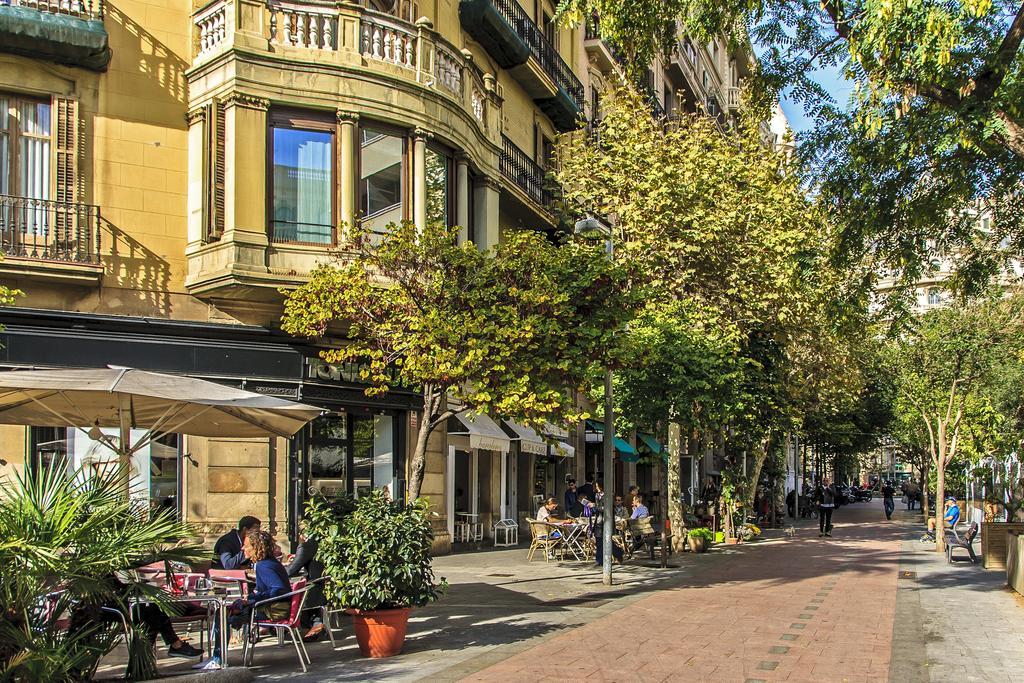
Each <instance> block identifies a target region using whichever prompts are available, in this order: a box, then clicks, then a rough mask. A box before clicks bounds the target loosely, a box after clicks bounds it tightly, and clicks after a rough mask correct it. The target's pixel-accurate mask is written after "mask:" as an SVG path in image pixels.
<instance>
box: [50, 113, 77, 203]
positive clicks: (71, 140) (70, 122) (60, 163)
mask: <svg viewBox="0 0 1024 683" xmlns="http://www.w3.org/2000/svg"><path fill="white" fill-rule="evenodd" d="M53 109H54V114H55V116H54V120H55V124H54V125H55V128H56V130H55V135H54V148H55V149H56V153H57V160H56V161H57V163H56V166H55V168H56V177H55V181H56V188H55V189H56V192H55V194H54V198H55V199H56V200H57V201H58V202H76V201H78V196H79V193H78V183H79V177H78V157H79V135H78V102H77V101H76V100H72V99H68V98H66V97H54V98H53Z"/></svg>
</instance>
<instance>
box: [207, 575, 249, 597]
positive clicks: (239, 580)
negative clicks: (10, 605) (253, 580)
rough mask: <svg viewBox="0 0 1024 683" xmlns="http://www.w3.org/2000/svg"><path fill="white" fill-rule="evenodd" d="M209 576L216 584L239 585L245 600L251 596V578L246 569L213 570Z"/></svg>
mask: <svg viewBox="0 0 1024 683" xmlns="http://www.w3.org/2000/svg"><path fill="white" fill-rule="evenodd" d="M209 576H210V580H211V581H213V582H214V583H221V584H224V583H226V584H231V585H237V586H238V592H239V593H240V594H241V596H242V597H243V598H244V597H245V596H246V595H248V594H249V577H248V576H246V575H245V570H244V569H211V570H210V572H209Z"/></svg>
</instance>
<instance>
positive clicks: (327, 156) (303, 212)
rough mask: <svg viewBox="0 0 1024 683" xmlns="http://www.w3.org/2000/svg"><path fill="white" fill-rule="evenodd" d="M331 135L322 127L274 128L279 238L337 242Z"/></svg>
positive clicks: (274, 231) (275, 215)
mask: <svg viewBox="0 0 1024 683" xmlns="http://www.w3.org/2000/svg"><path fill="white" fill-rule="evenodd" d="M331 138H332V136H331V134H330V133H327V132H322V131H311V130H296V129H293V128H274V131H273V144H274V169H273V171H274V178H273V183H274V185H273V192H274V199H273V204H274V207H273V222H272V223H273V224H272V234H273V238H274V239H275V240H279V241H286V242H306V243H310V244H331V243H332V242H333V238H334V226H333V223H334V221H333V210H332V207H333V202H332V194H333V188H334V179H333V168H332V164H331V149H332V147H333V145H332V139H331Z"/></svg>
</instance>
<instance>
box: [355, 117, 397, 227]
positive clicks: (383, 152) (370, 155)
mask: <svg viewBox="0 0 1024 683" xmlns="http://www.w3.org/2000/svg"><path fill="white" fill-rule="evenodd" d="M359 142H360V145H359V210H360V215H361V219H362V224H363V227H364V228H366V230H367V231H369V232H371V233H376V234H379V235H381V234H384V233H385V232H386V231H387V226H388V225H389V224H390V223H399V222H401V221H402V220H403V219H405V218H406V217H407V212H406V208H405V204H406V202H405V195H406V178H405V176H406V158H407V153H406V149H407V146H408V145H407V142H406V138H405V136H402V135H395V134H393V133H390V132H386V131H384V130H380V129H376V128H373V127H364V128H362V129H361V130H360V135H359Z"/></svg>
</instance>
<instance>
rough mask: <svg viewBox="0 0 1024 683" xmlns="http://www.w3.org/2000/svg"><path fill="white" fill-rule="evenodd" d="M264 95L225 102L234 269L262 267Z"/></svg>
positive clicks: (227, 227) (228, 233) (228, 229)
mask: <svg viewBox="0 0 1024 683" xmlns="http://www.w3.org/2000/svg"><path fill="white" fill-rule="evenodd" d="M269 107H270V102H269V101H268V100H266V99H264V98H262V97H255V96H253V95H246V94H243V93H232V94H230V95H228V97H227V99H226V100H225V101H224V238H223V240H224V241H226V242H234V243H235V244H236V245H237V246H236V248H238V249H239V250H240V251H241V250H245V248H246V247H254V248H258V249H260V251H261V253H260V254H259V255H257V254H255V253H253V254H242V253H239V254H238V256H237V261H236V265H235V267H236V268H242V269H256V270H266V263H265V258H264V255H263V253H262V252H263V251H264V250H265V249H266V247H267V245H268V244H269V239H268V235H267V194H266V188H267V177H266V168H267V145H266V141H267V109H269Z"/></svg>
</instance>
